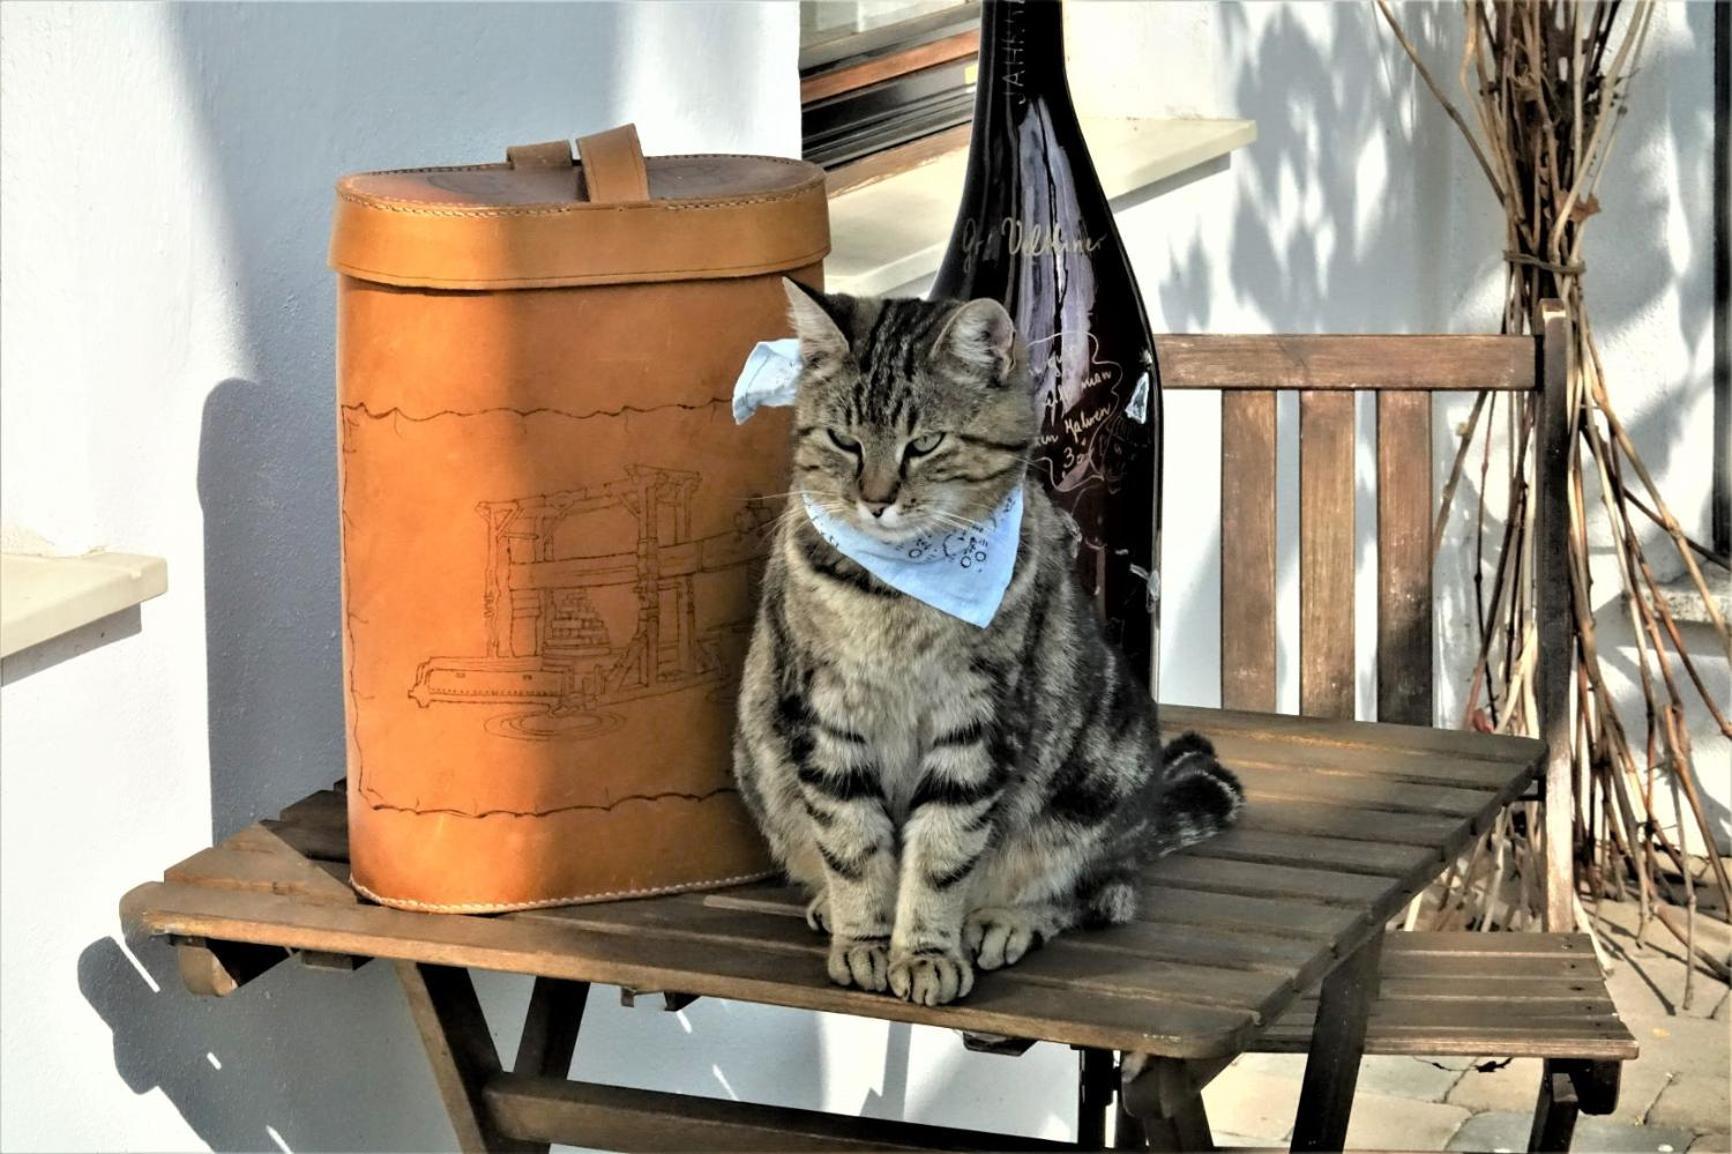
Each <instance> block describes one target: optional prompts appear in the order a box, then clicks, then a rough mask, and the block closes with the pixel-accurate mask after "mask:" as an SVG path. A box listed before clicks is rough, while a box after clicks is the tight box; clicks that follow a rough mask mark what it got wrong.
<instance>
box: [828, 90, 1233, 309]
mask: <svg viewBox="0 0 1732 1154" xmlns="http://www.w3.org/2000/svg"><path fill="white" fill-rule="evenodd" d="M1083 137H1084V139H1085V140H1087V142H1088V146H1089V153H1090V154H1091V155H1092V156H1093V158H1094V162H1095V171H1096V172H1097V173H1098V174H1099V176H1100V180H1101V185H1102V187H1103V188H1104V189H1105V190H1106V194H1107V198H1108V199H1109V200H1116V199H1118V198H1119V197H1122V196H1127V195H1129V194H1131V193H1133V192H1137V191H1139V190H1141V189H1145V188H1148V187H1149V186H1151V185H1154V184H1158V183H1160V182H1161V181H1164V180H1169V179H1171V178H1172V177H1175V176H1178V175H1180V174H1182V173H1184V172H1186V171H1188V170H1190V169H1193V168H1197V167H1199V166H1201V165H1205V164H1208V163H1209V162H1210V161H1212V160H1216V159H1218V158H1220V157H1223V156H1226V155H1227V154H1228V153H1230V152H1232V151H1233V150H1234V149H1235V148H1243V147H1244V146H1245V145H1247V144H1250V143H1251V142H1252V141H1254V140H1256V139H1257V125H1256V123H1255V122H1254V121H1250V120H1188V119H1187V120H1176V119H1123V118H1119V119H1099V120H1094V119H1091V120H1085V121H1083ZM967 161H968V152H967V150H966V149H959V150H957V151H955V152H949V153H946V154H944V155H943V156H940V157H938V158H936V159H934V160H931V161H929V162H927V163H926V164H923V165H921V166H920V167H918V168H913V169H909V170H908V171H907V172H901V173H897V174H896V175H895V176H891V177H886V178H885V179H883V180H880V181H878V182H876V183H874V184H867V185H863V186H861V187H859V188H854V189H850V190H849V191H847V192H844V193H842V194H841V195H839V196H836V197H833V198H831V201H830V240H831V249H830V255H829V257H828V258H827V259H826V260H825V261H824V287H825V288H827V289H829V290H830V291H831V292H842V293H852V294H855V295H859V296H870V295H872V294H875V293H885V292H889V291H890V290H891V289H895V288H899V287H901V286H902V285H905V284H907V283H909V282H910V281H914V280H918V279H920V278H921V277H924V276H928V275H930V274H932V273H934V272H936V271H938V265H939V262H940V261H941V260H943V258H944V249H945V246H946V245H947V244H948V243H949V242H950V229H951V226H952V225H953V224H955V222H956V206H957V202H958V201H959V200H960V199H961V196H962V180H963V174H964V169H965V168H966V166H967Z"/></svg>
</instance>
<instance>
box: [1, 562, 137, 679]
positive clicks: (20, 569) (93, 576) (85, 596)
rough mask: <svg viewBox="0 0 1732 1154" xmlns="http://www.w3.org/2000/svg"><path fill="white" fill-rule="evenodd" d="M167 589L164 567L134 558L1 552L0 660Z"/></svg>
mask: <svg viewBox="0 0 1732 1154" xmlns="http://www.w3.org/2000/svg"><path fill="white" fill-rule="evenodd" d="M167 589H168V562H167V561H164V560H163V559H162V558H161V557H146V556H142V555H139V554H135V553H101V552H98V553H86V554H84V555H83V556H82V557H37V556H32V555H30V554H26V553H0V657H10V656H11V655H12V654H14V653H17V652H19V651H20V650H24V649H28V648H30V647H31V646H32V645H40V644H42V642H44V641H50V640H52V639H54V638H56V637H59V636H61V635H62V634H66V633H70V632H72V631H73V630H74V629H77V628H79V627H81V626H84V625H88V624H90V623H91V622H92V621H100V620H101V619H102V618H104V617H107V616H109V615H110V614H113V613H119V612H120V611H121V610H122V609H130V608H131V607H132V606H134V605H137V604H139V603H140V602H141V601H148V600H150V599H151V598H152V597H156V596H160V595H161V594H162V593H163V592H164V591H165V590H167Z"/></svg>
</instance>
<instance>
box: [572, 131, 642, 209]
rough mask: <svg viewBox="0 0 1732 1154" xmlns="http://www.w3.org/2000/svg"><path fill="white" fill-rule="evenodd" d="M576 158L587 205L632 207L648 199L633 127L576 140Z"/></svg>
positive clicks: (639, 150) (639, 146)
mask: <svg viewBox="0 0 1732 1154" xmlns="http://www.w3.org/2000/svg"><path fill="white" fill-rule="evenodd" d="M577 157H578V160H579V162H580V163H582V165H583V182H584V187H585V188H586V189H587V191H588V194H589V195H588V200H589V202H590V203H591V204H634V203H640V202H642V201H646V200H648V199H649V198H650V194H649V172H648V171H647V170H646V169H645V168H644V162H643V145H641V144H639V143H638V139H637V125H635V124H622V125H620V126H619V127H618V128H610V129H608V130H607V131H606V132H598V133H596V134H595V135H593V136H580V137H578V138H577Z"/></svg>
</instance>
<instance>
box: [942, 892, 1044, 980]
mask: <svg viewBox="0 0 1732 1154" xmlns="http://www.w3.org/2000/svg"><path fill="white" fill-rule="evenodd" d="M1045 939H1046V926H1045V924H1044V922H1043V921H1042V919H1041V918H1039V917H1038V916H1036V915H1035V913H1034V912H1033V911H1031V910H1023V909H1018V908H1017V907H1016V906H988V907H986V908H985V909H980V910H975V911H974V912H973V913H971V914H969V915H968V919H967V920H966V921H965V922H963V924H962V942H963V944H964V945H965V946H967V947H968V952H969V953H970V954H972V955H974V962H975V964H976V965H978V966H979V967H980V968H981V969H983V970H996V969H998V968H999V967H1001V966H1014V965H1016V963H1018V962H1020V961H1021V960H1022V956H1023V955H1024V954H1026V953H1028V951H1029V950H1031V949H1033V948H1034V947H1035V946H1038V945H1040V944H1041V942H1043V941H1044V940H1045Z"/></svg>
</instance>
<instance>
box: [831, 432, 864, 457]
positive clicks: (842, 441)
mask: <svg viewBox="0 0 1732 1154" xmlns="http://www.w3.org/2000/svg"><path fill="white" fill-rule="evenodd" d="M824 431H825V432H826V433H828V434H830V443H831V444H832V445H835V446H836V447H837V448H838V449H841V450H842V451H843V452H845V453H858V452H859V451H860V442H859V441H856V440H855V439H854V438H853V437H850V436H848V434H846V433H838V432H837V431H836V430H835V429H825V430H824Z"/></svg>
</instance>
